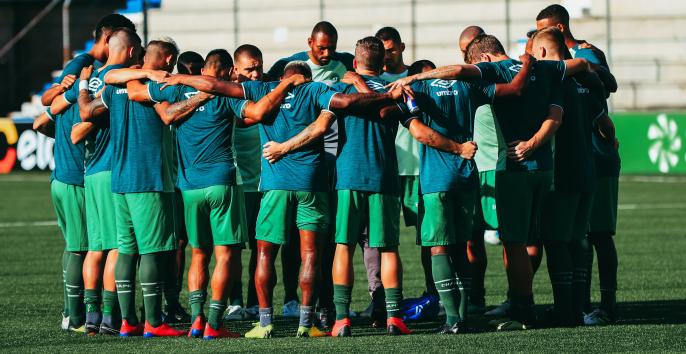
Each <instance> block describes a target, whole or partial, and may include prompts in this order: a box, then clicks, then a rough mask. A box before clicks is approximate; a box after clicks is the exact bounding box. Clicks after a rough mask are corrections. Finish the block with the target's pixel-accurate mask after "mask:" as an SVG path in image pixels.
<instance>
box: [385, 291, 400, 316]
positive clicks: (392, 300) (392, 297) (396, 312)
mask: <svg viewBox="0 0 686 354" xmlns="http://www.w3.org/2000/svg"><path fill="white" fill-rule="evenodd" d="M385 293H386V313H387V316H388V317H397V318H402V317H403V315H402V313H401V311H400V303H401V302H402V301H403V289H402V288H391V289H389V288H386V289H385Z"/></svg>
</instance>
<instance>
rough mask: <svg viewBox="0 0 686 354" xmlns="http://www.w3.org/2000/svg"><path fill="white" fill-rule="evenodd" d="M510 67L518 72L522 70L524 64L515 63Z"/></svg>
mask: <svg viewBox="0 0 686 354" xmlns="http://www.w3.org/2000/svg"><path fill="white" fill-rule="evenodd" d="M508 69H509V70H511V71H514V72H516V73H518V72H519V70H522V64H514V65H512V66H510V67H509V68H508Z"/></svg>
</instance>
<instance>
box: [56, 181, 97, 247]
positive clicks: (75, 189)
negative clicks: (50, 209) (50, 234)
mask: <svg viewBox="0 0 686 354" xmlns="http://www.w3.org/2000/svg"><path fill="white" fill-rule="evenodd" d="M50 195H51V196H52V204H53V206H54V207H55V214H56V215H57V225H59V227H60V230H62V235H63V236H64V241H65V243H66V247H65V248H64V250H65V251H69V252H85V251H88V232H87V228H86V198H85V197H84V188H83V187H81V186H75V185H71V184H66V183H62V182H60V181H58V180H53V181H52V182H51V183H50Z"/></svg>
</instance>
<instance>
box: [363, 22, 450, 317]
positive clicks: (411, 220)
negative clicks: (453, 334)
mask: <svg viewBox="0 0 686 354" xmlns="http://www.w3.org/2000/svg"><path fill="white" fill-rule="evenodd" d="M375 36H376V37H377V38H379V39H381V41H383V44H384V48H385V50H386V54H385V57H384V69H383V73H382V74H381V78H382V79H384V80H385V81H388V82H393V81H395V80H397V79H400V78H404V77H407V75H408V73H409V67H408V66H407V65H405V62H404V61H403V52H404V51H405V43H403V41H402V39H401V38H400V33H399V32H398V30H397V29H395V28H393V27H383V28H381V29H379V30H378V31H377V32H376V34H375ZM419 145H420V144H419V142H417V141H416V140H415V139H413V138H412V136H411V135H410V132H409V131H408V130H407V128H405V127H404V126H402V125H401V126H400V128H398V135H397V136H396V137H395V151H396V156H397V158H398V173H399V176H400V201H401V206H402V213H403V219H404V221H405V226H408V227H409V226H414V227H415V228H417V225H419V222H418V220H417V215H418V207H419ZM369 253H372V252H369ZM420 255H421V259H422V267H423V268H424V278H425V279H424V280H425V284H426V289H425V291H424V293H423V294H422V296H421V297H420V298H418V299H416V301H417V302H413V303H414V304H421V306H422V310H423V309H424V308H426V309H427V310H429V309H432V308H437V306H438V293H437V292H436V287H435V286H434V284H433V280H432V279H431V262H430V258H429V257H430V256H431V255H430V251H429V249H428V248H421V253H420ZM365 257H369V256H368V255H367V254H366V253H365ZM368 272H369V269H368ZM367 277H368V279H372V277H371V276H370V275H369V273H368V275H367ZM371 290H372V289H371V288H370V291H371ZM372 299H374V296H373V295H372ZM408 300H409V299H408ZM372 304H374V302H372ZM418 309H419V308H418V307H417V306H412V307H411V308H410V309H409V311H414V312H415V314H414V316H417V314H416V310H418Z"/></svg>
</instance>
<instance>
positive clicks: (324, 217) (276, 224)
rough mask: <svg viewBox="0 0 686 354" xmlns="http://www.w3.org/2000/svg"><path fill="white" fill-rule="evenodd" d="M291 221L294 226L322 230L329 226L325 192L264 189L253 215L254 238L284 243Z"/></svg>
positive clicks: (290, 227)
mask: <svg viewBox="0 0 686 354" xmlns="http://www.w3.org/2000/svg"><path fill="white" fill-rule="evenodd" d="M294 223H295V226H296V227H297V229H298V230H304V231H315V232H326V231H327V230H328V227H329V192H305V191H286V190H270V191H266V192H264V194H263V195H262V200H261V201H260V212H259V214H258V215H257V227H256V230H255V233H256V237H255V239H257V240H262V241H267V242H271V243H275V244H279V245H284V244H286V243H288V239H289V237H290V235H291V234H292V233H291V230H292V229H293V224H294Z"/></svg>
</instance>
